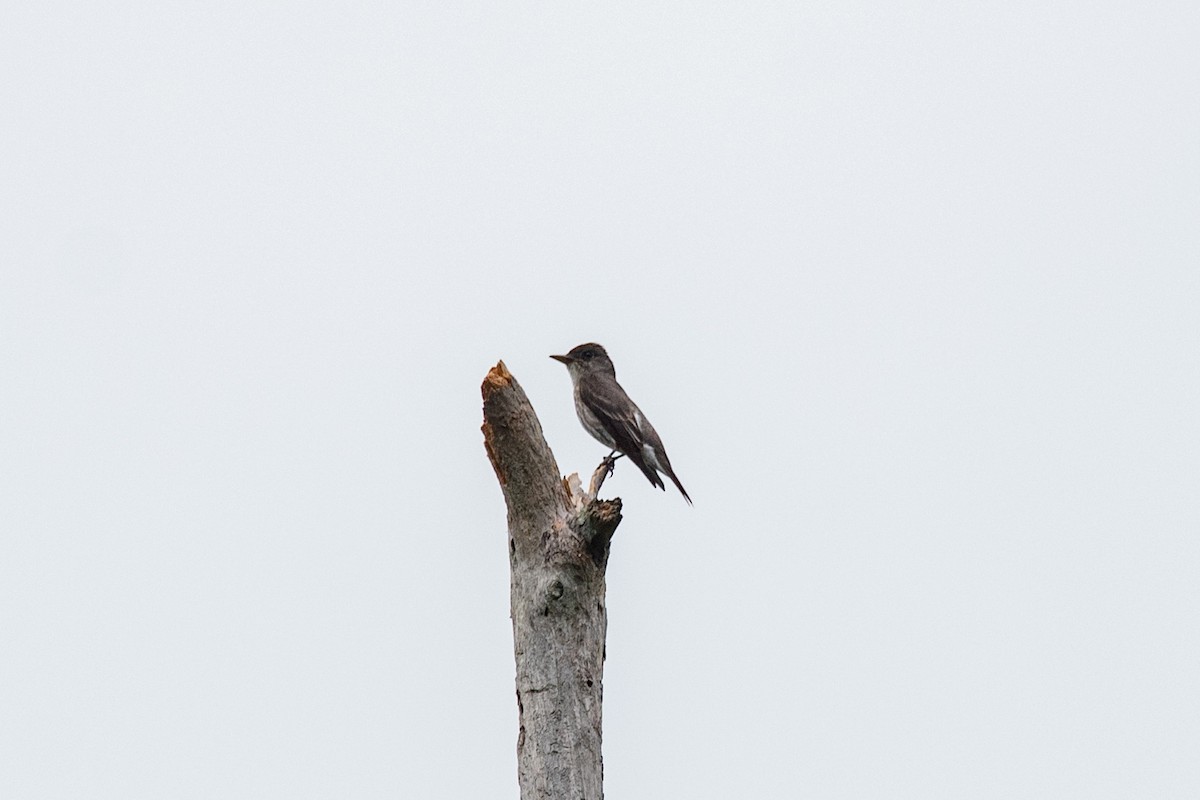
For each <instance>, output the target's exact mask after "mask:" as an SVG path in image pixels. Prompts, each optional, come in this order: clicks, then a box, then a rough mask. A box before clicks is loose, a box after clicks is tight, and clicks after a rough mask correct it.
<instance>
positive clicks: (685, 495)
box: [667, 470, 692, 506]
mask: <svg viewBox="0 0 1200 800" xmlns="http://www.w3.org/2000/svg"><path fill="white" fill-rule="evenodd" d="M667 477H668V478H670V479H671V483H673V484H675V488H676V489H678V490H679V493H680V494H681V495H683V499H684V500H687V504H688V505H689V506H690V505H691V504H692V498H690V497H688V493H687V490H686V489H684V488H683V484H682V483H680V482H679V478H676V477H675V471H674V470H667Z"/></svg>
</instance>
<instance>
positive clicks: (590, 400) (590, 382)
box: [550, 342, 692, 505]
mask: <svg viewBox="0 0 1200 800" xmlns="http://www.w3.org/2000/svg"><path fill="white" fill-rule="evenodd" d="M550 357H551V358H553V359H554V360H555V361H560V362H562V363H563V364H566V366H567V372H568V373H570V375H571V384H572V385H573V386H574V390H575V413H576V414H577V415H578V416H579V421H580V422H581V423H582V424H583V428H584V430H586V431H587V432H588V433H590V434H591V435H592V437H593V438H594V439H596V441H598V442H600V443H601V444H602V445H604V446H605V447H607V448H609V449H611V450H612V453H609V454H608V461H609V469H610V471H611V469H612V465H611V462H612V461H613V460H615V459H614V458H613V453H616V452H620V453H621V455H624V456H627V457H628V458H629V460H630V461H632V462H633V463H634V464H637V467H638V469H640V470H641V471H642V472H643V473H644V474H645V476H646V477H647V478H649V479H650V483H651V485H653V486H655V487H656V488H659V489H662V490H663V491H666V488H667V487H666V484H664V483H663V480H662V478H661V477H659V474H658V473H660V472H661V473H662V474H663V475H666V476H667V477H668V478H670V479H671V482H672V483H674V484H675V486H676V488H678V489H679V493H680V494H681V495H683V499H684V500H686V501H687V502H688V505H691V504H692V498H690V497H688V493H687V491H686V490H685V489H684V488H683V484H682V483H680V482H679V478H677V477H675V470H673V469H672V468H671V460H670V459H669V458H667V450H666V448H665V447H663V443H662V439H660V438H659V437H658V433H657V432H656V431H655V430H654V426H653V425H651V424H650V420H648V419H646V415H645V414H643V413H642V410H641V409H640V408H638V407H637V404H636V403H634V402H633V401H632V400H631V399H629V395H627V394H626V393H625V390H624V389H622V388H621V384H619V383H617V370H616V367H614V366H613V363H612V359H611V358H609V357H608V352H607V351H605V349H604V348H603V347H601V346H600V345H598V344H596V343H595V342H588V343H587V344H581V345H579V346H578V347H575V348H573V349H572V350H571V351H570V352H568V353H567V354H566V355H565V356H550ZM620 457H621V456H616V458H620Z"/></svg>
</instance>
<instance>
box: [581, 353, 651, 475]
mask: <svg viewBox="0 0 1200 800" xmlns="http://www.w3.org/2000/svg"><path fill="white" fill-rule="evenodd" d="M586 380H588V386H587V391H585V392H584V393H583V397H584V398H585V399H584V402H585V403H586V404H587V407H588V408H589V409H590V410H591V412H592V413H593V414H595V415H596V419H598V420H599V421H600V424H601V425H603V426H604V429H605V430H606V431H608V433H609V435H610V436H612V438H613V441H614V442H616V443H617V449H618V450H620V451H621V452H622V453H624V454H625V455H626V457H628V458H629V460H630V461H632V462H633V463H635V464H637V466H638V469H640V470H641V471H642V472H643V473H645V475H646V477H647V478H649V479H650V483H652V484H653V485H654V486H656V487H658V488H660V489H661V488H664V486H663V482H662V478H660V477H658V472H657V471H656V470H655V469H654V467H652V466H650V465H649V464H647V463H646V458H645V456H644V455H643V454H642V445H644V444H645V443H646V440H647V432H648V433H649V436H650V437H654V436H655V434H654V433H653V431H654V429H653V428H652V427H650V423H649V422H648V421H647V420H646V417H645V415H644V414H642V412H641V409H639V408H638V407H637V405H636V404H634V402H633V401H632V400H631V399H629V395H627V394H625V390H624V389H622V388H621V384H619V383H617V380H616V378H613V377H611V376H608V375H594V376H590V377H589V378H587V379H586ZM643 428H644V429H643Z"/></svg>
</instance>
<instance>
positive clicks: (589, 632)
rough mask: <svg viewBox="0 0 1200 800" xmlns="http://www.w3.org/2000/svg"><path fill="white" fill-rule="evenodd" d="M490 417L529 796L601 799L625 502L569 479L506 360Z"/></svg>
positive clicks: (489, 396)
mask: <svg viewBox="0 0 1200 800" xmlns="http://www.w3.org/2000/svg"><path fill="white" fill-rule="evenodd" d="M483 419H484V422H483V438H484V446H485V447H486V448H487V454H488V458H489V459H490V460H491V462H492V467H493V468H494V469H495V470H496V478H497V479H498V480H499V481H500V487H501V489H502V491H503V492H504V501H505V504H506V505H507V506H508V554H509V566H510V568H511V598H510V599H511V610H512V622H513V645H514V650H515V654H516V664H517V711H518V715H519V719H520V729H519V732H518V734H517V778H518V781H519V782H520V787H521V800H601V799H602V798H603V796H604V789H603V763H602V760H601V756H600V738H601V737H600V722H601V713H600V712H601V699H602V688H601V681H602V678H603V675H604V637H605V629H606V625H607V622H606V615H605V608H604V591H605V585H604V570H605V566H606V565H607V563H608V550H609V541H610V539H611V538H612V535H613V532H614V531H615V530H616V528H617V525H618V524H619V523H620V521H621V501H620V500H619V499H614V500H597V499H596V498H595V494H594V492H595V490H593V492H591V493H585V492H584V491H583V489H582V487H581V485H580V482H579V478H578V477H577V476H574V475H572V476H571V477H570V478H567V479H564V478H562V477H561V475H560V473H559V471H558V464H557V463H556V462H555V460H554V454H553V453H551V452H550V448H549V446H548V445H547V444H546V440H545V437H544V436H543V435H542V426H541V424H540V423H539V422H538V419H537V415H536V414H535V413H534V411H533V407H532V406H531V405H530V404H529V400H528V398H527V397H526V396H525V392H524V391H523V390H522V389H521V387H520V385H519V384H518V383H517V381H516V379H515V378H514V377H513V376H512V375H511V374H510V373H509V371H508V369H507V368H506V367H505V366H504V362H503V361H501V362H500V363H498V364H497V365H496V366H495V367H493V368H492V369H491V371H490V372H488V375H487V377H486V378H485V379H484V381H483ZM603 466H604V465H601V467H602V468H603ZM599 474H600V472H599V470H597V475H599ZM599 482H603V477H601V478H600V481H599ZM592 485H593V486H594V487H597V488H598V482H597V480H596V476H593V480H592Z"/></svg>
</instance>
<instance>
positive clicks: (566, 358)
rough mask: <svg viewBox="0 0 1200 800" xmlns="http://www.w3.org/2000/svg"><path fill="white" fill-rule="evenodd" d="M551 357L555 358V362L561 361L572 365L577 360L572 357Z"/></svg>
mask: <svg viewBox="0 0 1200 800" xmlns="http://www.w3.org/2000/svg"><path fill="white" fill-rule="evenodd" d="M550 357H551V358H553V359H554V360H555V361H561V362H562V363H564V364H570V363H571V362H572V361H574V360H575V359H573V358H571V357H570V356H550Z"/></svg>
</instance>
